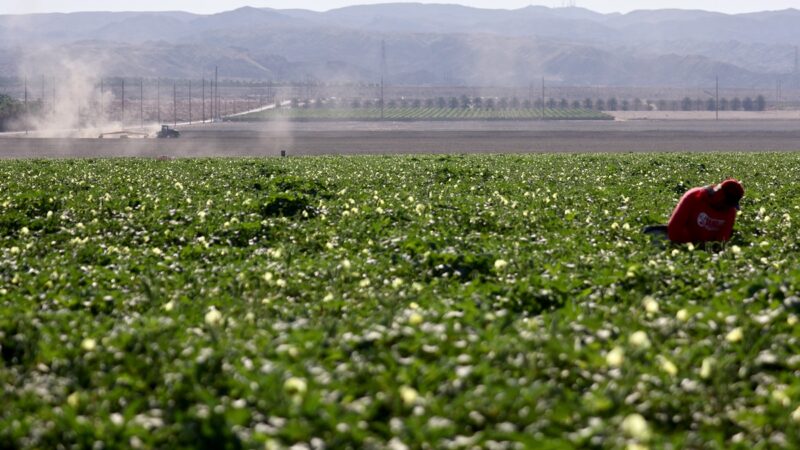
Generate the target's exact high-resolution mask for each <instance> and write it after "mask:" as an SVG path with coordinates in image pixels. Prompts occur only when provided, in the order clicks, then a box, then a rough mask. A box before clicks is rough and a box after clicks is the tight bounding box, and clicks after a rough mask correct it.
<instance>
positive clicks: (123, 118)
mask: <svg viewBox="0 0 800 450" xmlns="http://www.w3.org/2000/svg"><path fill="white" fill-rule="evenodd" d="M122 128H125V78H123V79H122Z"/></svg>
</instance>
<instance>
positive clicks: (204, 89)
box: [202, 73, 206, 123]
mask: <svg viewBox="0 0 800 450" xmlns="http://www.w3.org/2000/svg"><path fill="white" fill-rule="evenodd" d="M202 109H203V117H202V120H203V123H206V74H205V73H203V108H202Z"/></svg>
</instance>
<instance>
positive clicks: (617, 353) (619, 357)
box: [606, 347, 625, 367]
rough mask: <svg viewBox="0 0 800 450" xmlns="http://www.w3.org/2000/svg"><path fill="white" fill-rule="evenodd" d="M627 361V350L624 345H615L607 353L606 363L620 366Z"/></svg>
mask: <svg viewBox="0 0 800 450" xmlns="http://www.w3.org/2000/svg"><path fill="white" fill-rule="evenodd" d="M624 362H625V350H623V349H622V347H614V348H613V349H612V350H611V351H610V352H608V354H607V355H606V363H607V364H608V365H609V366H611V367H620V366H622V364H623V363H624Z"/></svg>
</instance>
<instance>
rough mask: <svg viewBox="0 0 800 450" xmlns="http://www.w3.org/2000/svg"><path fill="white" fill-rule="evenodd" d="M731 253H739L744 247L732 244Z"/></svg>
mask: <svg viewBox="0 0 800 450" xmlns="http://www.w3.org/2000/svg"><path fill="white" fill-rule="evenodd" d="M731 253H733V254H734V255H739V254H741V253H742V248H741V247H739V246H738V245H733V246H731Z"/></svg>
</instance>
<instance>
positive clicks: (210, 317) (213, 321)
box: [205, 307, 222, 326]
mask: <svg viewBox="0 0 800 450" xmlns="http://www.w3.org/2000/svg"><path fill="white" fill-rule="evenodd" d="M205 319H206V324H208V325H211V326H214V325H217V324H218V323H220V322H221V321H222V313H221V312H219V311H218V310H217V308H214V307H211V309H209V310H208V312H207V313H206V317H205Z"/></svg>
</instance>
